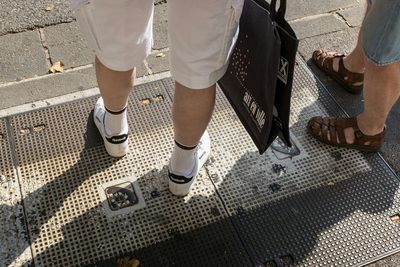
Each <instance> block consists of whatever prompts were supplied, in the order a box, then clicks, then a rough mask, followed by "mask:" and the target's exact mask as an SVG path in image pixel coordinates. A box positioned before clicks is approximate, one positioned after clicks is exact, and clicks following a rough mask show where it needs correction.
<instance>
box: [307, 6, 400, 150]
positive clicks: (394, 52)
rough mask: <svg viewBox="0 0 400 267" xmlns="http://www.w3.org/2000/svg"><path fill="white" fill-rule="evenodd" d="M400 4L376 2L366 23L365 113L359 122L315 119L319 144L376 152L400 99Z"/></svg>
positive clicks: (312, 126) (313, 125)
mask: <svg viewBox="0 0 400 267" xmlns="http://www.w3.org/2000/svg"><path fill="white" fill-rule="evenodd" d="M398 12H400V2H398V1H391V0H380V1H373V2H372V6H371V9H370V12H369V14H368V16H367V17H366V19H365V20H364V22H363V27H362V35H361V36H362V42H361V44H362V48H363V53H364V64H365V79H364V100H365V102H364V111H363V112H362V113H361V114H359V115H358V116H357V118H322V117H314V118H312V119H311V120H310V121H309V124H308V128H309V130H310V131H311V133H312V135H313V136H314V137H316V138H317V139H318V140H320V141H322V142H325V143H328V144H331V145H342V146H343V145H345V146H346V145H350V147H354V148H357V149H361V150H366V151H367V150H369V151H376V150H377V149H378V148H379V146H380V145H381V144H382V142H383V137H384V133H385V131H384V125H385V122H386V119H387V116H388V114H389V112H390V110H391V108H392V107H393V105H394V103H395V102H396V101H397V100H398V98H399V96H400V48H399V47H400V35H398V34H397V33H398V32H400V18H399V17H398Z"/></svg>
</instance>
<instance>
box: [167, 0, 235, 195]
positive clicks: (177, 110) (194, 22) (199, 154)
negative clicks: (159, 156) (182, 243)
mask: <svg viewBox="0 0 400 267" xmlns="http://www.w3.org/2000/svg"><path fill="white" fill-rule="evenodd" d="M235 14H236V15H237V16H239V14H238V13H235V10H234V8H233V7H232V6H231V1H229V0H221V1H217V2H215V1H214V0H204V1H200V2H196V6H193V3H191V2H190V1H186V0H171V1H168V23H169V37H170V42H171V44H170V47H171V73H172V75H173V77H174V79H175V81H176V82H175V95H174V104H173V124H174V139H175V146H174V149H173V151H172V155H171V159H170V163H169V188H170V191H171V192H172V193H173V194H175V195H178V196H184V195H186V194H188V193H189V191H190V187H191V185H192V184H193V182H194V179H195V177H196V175H197V173H198V172H199V169H200V168H201V166H202V165H203V164H204V162H205V161H206V159H207V158H208V155H209V154H210V150H211V147H210V140H209V136H208V133H207V131H206V128H207V125H208V123H209V121H210V119H211V115H212V112H213V108H214V103H215V87H216V82H217V81H218V80H219V79H220V78H221V77H222V75H223V74H224V72H225V70H226V64H227V56H228V51H229V48H230V47H231V45H232V43H233V37H234V35H235V33H236V29H237V20H236V19H235ZM194 29H196V30H194Z"/></svg>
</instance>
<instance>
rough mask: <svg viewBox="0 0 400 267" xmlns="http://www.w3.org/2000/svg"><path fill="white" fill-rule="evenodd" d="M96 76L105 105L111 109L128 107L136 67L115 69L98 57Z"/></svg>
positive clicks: (117, 109)
mask: <svg viewBox="0 0 400 267" xmlns="http://www.w3.org/2000/svg"><path fill="white" fill-rule="evenodd" d="M95 63H96V77H97V83H98V85H99V88H100V93H101V96H102V97H103V100H104V105H105V106H106V107H107V109H109V110H111V111H119V110H122V109H123V108H125V107H126V105H127V102H128V96H129V92H130V91H131V89H132V87H133V79H134V76H135V68H133V69H131V70H128V71H114V70H111V69H109V68H107V67H106V66H104V65H103V64H102V63H101V62H100V61H99V60H98V59H97V58H96V61H95Z"/></svg>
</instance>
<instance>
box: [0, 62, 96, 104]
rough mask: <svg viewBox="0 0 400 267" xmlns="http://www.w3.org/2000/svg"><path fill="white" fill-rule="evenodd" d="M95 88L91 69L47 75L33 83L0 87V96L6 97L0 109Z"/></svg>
mask: <svg viewBox="0 0 400 267" xmlns="http://www.w3.org/2000/svg"><path fill="white" fill-rule="evenodd" d="M96 86H97V82H96V77H95V72H94V68H93V67H90V68H86V69H82V70H77V71H71V72H66V73H62V74H49V75H46V76H45V77H43V78H40V79H36V80H33V81H29V82H19V83H15V84H12V85H9V86H4V87H0V94H1V95H6V96H7V97H4V98H2V100H1V101H0V109H5V108H9V107H13V106H18V105H22V104H26V103H31V102H34V101H38V100H43V99H47V98H52V97H56V96H61V95H65V94H68V93H72V92H77V91H82V90H85V89H90V88H93V87H96Z"/></svg>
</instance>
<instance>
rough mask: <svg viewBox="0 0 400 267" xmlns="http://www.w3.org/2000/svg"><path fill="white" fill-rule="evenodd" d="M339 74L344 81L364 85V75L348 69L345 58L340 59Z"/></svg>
mask: <svg viewBox="0 0 400 267" xmlns="http://www.w3.org/2000/svg"><path fill="white" fill-rule="evenodd" d="M338 73H339V75H340V76H341V77H343V79H344V80H345V81H347V82H349V83H351V84H358V83H363V81H364V74H363V73H357V72H352V71H349V70H348V69H346V67H345V66H344V61H343V57H341V58H339V69H338Z"/></svg>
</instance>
